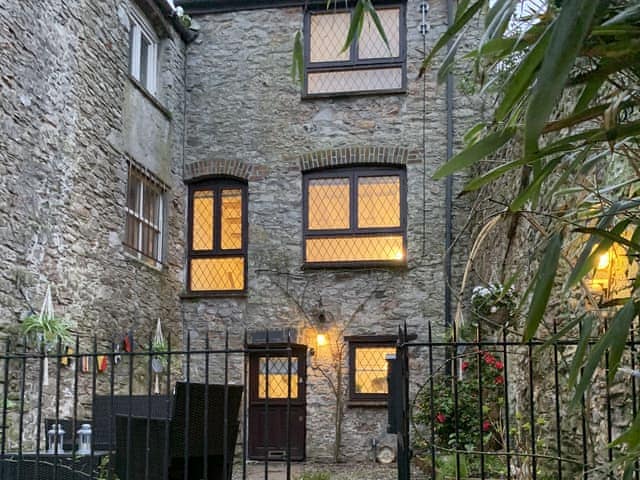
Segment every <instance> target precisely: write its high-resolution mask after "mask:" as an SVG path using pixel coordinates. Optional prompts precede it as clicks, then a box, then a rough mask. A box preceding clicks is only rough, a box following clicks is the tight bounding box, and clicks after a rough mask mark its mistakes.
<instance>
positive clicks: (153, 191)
mask: <svg viewBox="0 0 640 480" xmlns="http://www.w3.org/2000/svg"><path fill="white" fill-rule="evenodd" d="M165 191H166V188H165V187H164V185H163V184H162V183H161V182H160V181H158V180H156V179H155V178H153V177H152V176H151V175H148V174H146V173H145V172H144V171H143V170H142V169H140V168H137V167H136V166H134V165H132V164H129V181H128V187H127V208H126V212H127V222H126V228H125V242H124V243H125V245H126V246H127V247H128V248H129V249H130V250H131V252H130V253H134V254H137V255H138V256H139V257H144V258H147V259H149V260H152V261H153V262H154V264H155V266H159V265H161V264H162V248H163V241H162V230H163V228H162V227H163V222H164V214H165V212H164V210H165V209H164V192H165Z"/></svg>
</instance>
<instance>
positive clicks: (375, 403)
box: [347, 400, 387, 408]
mask: <svg viewBox="0 0 640 480" xmlns="http://www.w3.org/2000/svg"><path fill="white" fill-rule="evenodd" d="M347 407H349V408H387V401H386V400H349V401H348V402H347Z"/></svg>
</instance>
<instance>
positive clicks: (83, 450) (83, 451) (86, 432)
mask: <svg viewBox="0 0 640 480" xmlns="http://www.w3.org/2000/svg"><path fill="white" fill-rule="evenodd" d="M76 433H77V437H78V450H77V452H76V453H77V454H78V455H89V454H90V453H91V425H89V424H88V423H83V424H82V425H80V429H79V430H78V431H77V432H76Z"/></svg>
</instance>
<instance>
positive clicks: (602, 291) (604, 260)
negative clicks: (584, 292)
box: [590, 250, 614, 300]
mask: <svg viewBox="0 0 640 480" xmlns="http://www.w3.org/2000/svg"><path fill="white" fill-rule="evenodd" d="M613 263H614V262H612V253H611V251H610V250H607V251H606V252H605V253H603V254H602V255H600V256H599V257H598V262H597V264H596V266H595V268H594V270H593V273H592V274H591V286H590V289H591V291H592V292H593V293H594V294H596V295H600V296H601V297H602V298H603V299H605V300H606V299H608V297H609V294H610V288H609V287H610V281H611V271H612V268H613Z"/></svg>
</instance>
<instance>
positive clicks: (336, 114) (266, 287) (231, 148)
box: [184, 0, 479, 460]
mask: <svg viewBox="0 0 640 480" xmlns="http://www.w3.org/2000/svg"><path fill="white" fill-rule="evenodd" d="M430 3H431V8H430V11H429V21H430V24H431V26H432V29H431V30H430V31H429V33H428V34H427V37H426V40H425V42H426V43H423V37H422V35H421V34H420V30H419V24H420V20H421V18H420V9H419V2H418V1H417V0H411V1H409V2H408V4H407V12H408V13H407V29H408V33H407V39H408V49H407V51H408V60H407V65H408V91H407V93H406V94H401V95H371V96H364V97H341V98H331V99H313V100H303V99H301V97H300V88H299V87H298V86H297V85H295V84H294V83H293V82H292V81H291V78H290V74H289V71H290V62H291V51H292V47H293V35H294V33H295V31H296V30H297V29H298V28H299V27H300V25H301V23H302V9H300V8H289V9H277V10H276V9H272V10H270V9H263V10H255V11H240V12H233V13H224V14H209V15H202V16H197V17H196V18H195V20H196V22H197V23H198V25H199V27H200V34H199V37H198V39H197V40H196V41H195V42H194V43H193V44H192V45H191V46H190V47H189V53H188V57H187V72H188V73H187V92H188V93H187V99H188V100H187V123H186V126H185V128H186V132H187V135H186V151H185V162H186V172H188V175H189V177H190V178H198V177H199V176H203V177H205V176H206V175H210V174H216V173H225V172H230V171H238V172H244V174H246V175H248V179H249V181H248V188H249V221H248V224H249V247H248V262H249V267H248V291H247V294H246V296H245V297H242V298H237V297H233V298H215V299H213V298H207V299H205V298H200V299H188V300H187V299H185V303H184V312H185V321H186V324H185V328H186V329H188V330H189V331H190V332H191V337H192V339H193V340H194V341H195V342H198V341H200V342H202V338H203V335H204V334H205V332H209V333H210V335H211V336H212V337H214V338H219V339H220V338H222V332H224V329H225V328H229V330H230V332H231V338H232V342H235V344H236V345H240V344H241V342H242V339H243V333H242V332H243V330H244V329H245V328H248V329H264V328H283V327H294V328H297V329H298V332H299V334H298V341H299V342H300V343H304V344H306V345H308V346H309V347H312V348H314V349H315V353H316V354H315V356H313V357H310V366H309V368H308V372H307V373H308V379H307V385H308V390H307V402H308V408H307V455H308V457H311V458H316V459H318V458H324V459H328V458H330V457H331V455H332V447H333V439H334V431H333V429H332V425H333V419H334V418H335V396H334V394H333V393H332V392H331V388H330V386H329V384H328V382H327V381H326V378H323V376H322V374H321V373H320V368H322V367H327V365H328V363H327V362H328V360H327V358H328V357H330V354H329V353H328V352H326V351H325V352H323V351H322V349H323V348H329V347H317V346H316V344H315V336H314V335H313V332H314V329H313V327H314V325H313V324H312V320H313V312H315V311H316V310H317V308H318V306H319V305H320V304H321V305H322V308H323V309H324V310H326V311H327V312H328V313H329V314H330V317H331V319H332V320H331V322H330V329H329V332H330V335H331V334H332V333H331V332H332V331H333V332H334V333H333V335H335V336H337V337H338V338H337V339H336V338H333V339H331V340H330V341H333V342H336V340H337V344H335V345H341V344H342V336H343V335H344V336H348V335H374V334H395V333H397V328H398V326H399V325H401V324H402V323H403V322H407V324H408V328H409V330H410V332H415V333H417V334H418V335H419V338H420V339H421V340H424V339H425V338H426V323H427V321H429V320H431V321H432V322H433V324H434V328H435V329H436V333H437V334H438V335H441V334H442V333H443V331H444V325H443V322H444V314H443V304H444V284H445V279H444V273H443V257H444V231H445V213H444V185H443V183H442V182H436V181H433V180H432V179H431V176H432V174H433V172H434V171H435V169H436V168H437V167H438V166H439V165H440V164H442V163H443V162H444V160H445V157H446V141H445V139H446V111H445V95H444V88H443V87H439V86H437V85H436V82H435V72H429V73H428V74H427V76H426V78H424V79H417V72H418V69H419V67H420V64H421V60H422V58H423V57H422V55H423V51H424V47H425V45H426V46H430V45H433V43H434V42H435V40H436V39H437V38H438V36H439V35H440V34H441V33H442V32H443V29H444V28H445V25H446V14H445V2H444V1H437V2H430ZM454 111H455V122H456V127H455V128H456V135H457V136H456V144H457V145H459V142H460V136H459V135H460V134H462V133H463V132H464V131H465V130H466V127H467V126H469V125H470V124H471V123H472V122H474V121H475V117H476V115H477V114H478V111H479V108H478V105H477V101H475V100H473V99H467V98H463V97H462V96H461V95H460V94H459V92H458V93H457V94H456V100H455V109H454ZM423 125H424V127H425V128H424V131H423ZM423 141H424V144H423ZM423 146H424V152H425V154H424V155H423ZM394 149H395V150H398V149H400V150H402V151H404V152H406V155H405V157H404V158H403V159H401V160H397V157H393V155H392V154H389V152H393V151H394ZM354 152H357V153H354ZM380 152H386V153H380ZM387 154H389V155H391V156H388V157H387V158H391V159H392V161H391V163H395V162H396V161H399V162H400V163H401V164H404V165H406V170H407V186H408V194H407V202H408V232H407V236H408V252H407V258H408V265H407V268H401V269H391V268H379V269H356V270H353V269H351V270H344V269H324V270H302V269H301V265H302V213H303V212H302V170H303V169H305V168H308V167H309V166H314V165H315V164H314V161H316V162H323V161H325V162H328V163H331V159H332V158H335V159H336V163H338V164H339V163H347V164H354V163H355V164H357V163H359V162H362V163H368V162H370V161H371V159H372V158H374V159H376V160H377V159H379V158H383V157H384V156H385V155H387ZM314 159H315V160H314ZM323 159H324V160H323ZM224 162H228V163H227V164H225V163H224ZM225 169H226V170H225ZM244 174H243V175H241V176H244ZM460 183H461V180H460V179H456V182H455V188H456V189H459V187H460ZM454 196H455V192H454ZM467 208H468V204H467V203H466V201H465V200H464V199H463V200H456V201H455V206H454V218H453V225H454V238H457V237H458V235H459V234H460V233H461V231H462V227H463V226H464V225H465V223H466V222H467V214H466V212H467ZM457 240H458V241H457V243H456V244H455V247H454V256H453V258H454V271H455V272H456V275H457V276H458V275H459V274H460V271H461V268H460V267H461V265H462V264H463V262H464V259H465V258H466V256H465V255H462V254H460V253H459V252H462V251H464V250H465V248H466V246H467V242H466V240H465V237H464V235H463V236H462V238H457ZM332 329H333V330H332ZM336 348H338V347H336ZM343 361H344V362H345V364H344V369H343V371H344V373H345V379H344V380H345V382H346V371H347V368H346V361H347V359H346V358H343ZM418 361H419V360H418ZM214 376H215V375H214ZM238 377H240V372H239V373H238ZM334 379H335V376H334ZM414 380H415V381H416V382H420V379H419V378H416V379H414ZM385 429H386V410H385V409H384V408H364V407H355V406H347V408H346V410H345V423H344V435H343V442H342V453H343V455H344V456H345V457H349V458H351V459H359V460H364V459H369V458H371V454H372V450H371V441H372V440H373V439H379V438H381V437H384V432H385Z"/></svg>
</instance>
